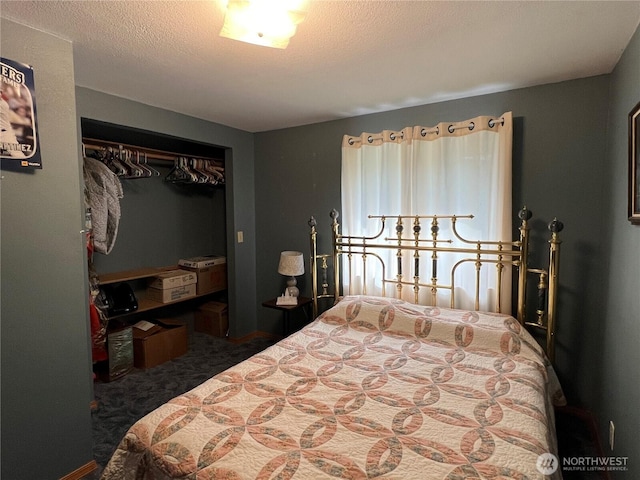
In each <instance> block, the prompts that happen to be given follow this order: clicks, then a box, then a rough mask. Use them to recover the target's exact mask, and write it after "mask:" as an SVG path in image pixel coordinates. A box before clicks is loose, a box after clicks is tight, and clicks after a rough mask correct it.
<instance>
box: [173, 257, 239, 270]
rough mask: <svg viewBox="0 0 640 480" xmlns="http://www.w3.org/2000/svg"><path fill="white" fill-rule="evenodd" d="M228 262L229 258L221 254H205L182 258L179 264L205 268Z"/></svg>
mask: <svg viewBox="0 0 640 480" xmlns="http://www.w3.org/2000/svg"><path fill="white" fill-rule="evenodd" d="M223 263H227V258H226V257H223V256H221V255H205V256H203V257H192V258H181V259H180V260H178V265H180V266H181V267H189V268H205V267H213V266H214V265H222V264H223Z"/></svg>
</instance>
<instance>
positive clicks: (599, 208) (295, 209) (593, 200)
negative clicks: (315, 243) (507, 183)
mask: <svg viewBox="0 0 640 480" xmlns="http://www.w3.org/2000/svg"><path fill="white" fill-rule="evenodd" d="M608 101H609V77H608V76H599V77H593V78H588V79H582V80H575V81H571V82H563V83H557V84H551V85H545V86H540V87H534V88H527V89H520V90H514V91H510V92H505V93H499V94H492V95H485V96H478V97H473V98H466V99H462V100H456V101H450V102H443V103H439V104H434V105H424V106H420V107H413V108H407V109H402V110H396V111H393V112H387V113H380V114H374V115H366V116H361V117H355V118H349V119H344V120H338V121H333V122H327V123H322V124H315V125H308V126H304V127H299V128H292V129H285V130H279V131H272V132H265V133H259V134H256V178H259V179H261V181H260V182H257V183H256V232H257V235H258V239H265V240H264V242H260V243H261V244H262V245H264V248H262V250H261V251H262V253H263V254H262V255H261V256H259V258H258V282H257V289H258V292H257V293H258V298H259V299H267V298H270V297H273V296H275V295H277V294H278V292H279V291H280V290H281V288H282V279H280V278H278V277H279V276H278V274H277V272H276V268H277V259H278V253H279V251H280V250H284V249H300V250H302V251H303V252H308V251H309V246H308V235H307V232H308V228H307V225H306V222H307V219H308V218H309V216H310V215H315V216H316V218H317V219H318V222H319V225H320V226H321V227H325V228H324V229H321V230H320V234H323V233H324V234H325V236H326V235H328V234H329V231H328V228H327V227H328V224H329V221H330V220H329V217H328V212H329V211H330V210H331V209H332V208H337V209H338V210H339V209H340V202H341V199H340V155H341V154H340V145H341V139H342V135H343V134H351V135H357V134H359V133H360V132H362V131H366V132H378V131H380V130H383V129H400V128H403V127H405V126H409V125H424V126H431V125H435V124H436V123H438V122H440V121H457V120H464V119H467V118H471V117H475V116H478V115H499V114H501V113H503V112H505V111H509V110H510V111H512V112H513V115H514V123H515V125H514V157H513V163H514V167H513V172H514V173H513V175H514V177H513V184H514V192H513V196H514V200H513V206H514V210H516V209H518V208H519V207H520V206H522V205H525V204H526V206H527V207H528V208H530V209H531V210H532V211H533V213H534V218H535V220H534V221H533V222H532V235H533V238H534V241H538V246H537V247H535V248H532V252H531V254H532V259H533V260H534V261H536V260H537V261H542V260H543V259H544V258H545V254H546V248H547V247H546V240H547V238H548V234H547V231H546V225H547V224H548V222H550V221H551V220H553V218H554V217H558V219H560V220H561V221H563V222H564V223H565V225H566V229H565V231H564V232H563V234H562V239H563V245H562V249H563V250H562V254H561V255H562V267H561V269H562V271H561V283H562V286H561V291H560V299H559V313H560V321H559V322H560V324H559V326H558V332H557V363H558V371H559V374H560V376H561V378H562V380H563V381H564V386H565V389H566V393H567V395H568V396H569V398H570V399H571V400H572V401H573V402H574V403H581V402H584V401H586V400H587V399H589V396H590V394H589V392H590V391H591V390H592V389H593V388H597V387H595V386H594V384H593V383H592V381H591V376H592V372H593V366H592V365H590V364H589V363H588V362H587V360H588V358H589V357H588V355H589V353H588V352H589V351H591V350H593V349H595V348H596V347H597V345H598V342H599V338H600V337H599V335H600V332H601V325H602V321H601V314H602V307H603V302H602V284H601V282H600V279H602V278H603V277H604V276H605V271H604V263H603V262H602V261H601V258H602V256H603V254H604V249H603V246H602V244H603V235H602V226H603V222H604V217H605V212H606V210H605V202H604V200H605V197H604V192H605V188H604V185H603V179H605V178H607V176H608V161H607V158H606V155H605V153H606V118H607V114H608ZM273 185H281V186H282V187H281V188H273ZM514 218H515V211H514ZM266 239H270V241H269V242H267V241H266ZM307 258H308V253H307ZM302 280H303V281H301V282H300V283H301V284H302V283H304V287H305V288H306V289H305V290H303V292H306V293H307V294H309V293H310V288H309V286H308V285H309V283H310V280H309V276H308V275H307V276H306V278H305V279H302ZM305 280H306V282H305ZM260 319H261V320H260V321H261V323H262V324H265V325H269V326H271V327H272V328H274V329H276V328H277V325H278V323H279V322H280V321H281V320H280V317H279V316H278V315H277V312H276V313H275V314H274V313H272V312H269V311H262V312H261V314H260ZM275 331H277V330H275Z"/></svg>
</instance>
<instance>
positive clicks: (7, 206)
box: [0, 19, 93, 480]
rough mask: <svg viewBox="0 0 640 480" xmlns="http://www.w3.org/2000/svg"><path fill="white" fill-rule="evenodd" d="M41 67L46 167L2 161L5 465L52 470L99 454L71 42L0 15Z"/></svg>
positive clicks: (10, 37)
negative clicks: (10, 166) (11, 167)
mask: <svg viewBox="0 0 640 480" xmlns="http://www.w3.org/2000/svg"><path fill="white" fill-rule="evenodd" d="M1 29H2V32H1V37H0V44H1V45H2V51H1V52H0V53H1V55H2V56H3V57H6V58H9V59H12V60H16V61H19V62H23V63H28V64H30V65H32V66H33V68H34V72H35V85H36V96H37V98H36V102H37V105H36V106H37V113H38V118H37V120H38V127H39V131H38V133H39V134H40V147H41V152H42V163H43V169H42V170H37V171H31V172H14V171H8V170H2V190H1V193H0V195H1V198H2V207H1V208H2V211H1V213H2V254H1V259H2V286H1V293H2V307H1V314H2V339H1V342H2V343H1V345H2V350H1V351H2V354H1V360H0V361H1V364H2V400H1V402H2V417H1V418H2V420H1V422H2V467H1V476H2V478H3V479H6V480H14V479H16V480H18V479H50V478H51V479H53V478H60V477H61V476H63V475H65V474H67V473H69V472H71V471H73V470H75V469H77V468H79V467H81V466H82V465H85V464H87V463H88V462H90V461H91V460H92V458H93V453H92V448H91V445H92V440H91V414H90V409H89V401H90V395H91V364H90V351H89V333H88V326H89V321H88V309H87V298H88V290H87V287H86V278H87V257H86V248H85V239H84V234H83V233H81V230H82V229H83V228H84V214H83V212H84V207H83V205H82V203H81V200H82V196H81V190H80V163H79V148H78V142H77V125H76V108H75V92H74V77H73V51H72V45H71V43H69V42H67V41H65V40H61V39H59V38H56V37H53V36H51V35H48V34H45V33H42V32H39V31H36V30H32V29H29V28H26V27H23V26H21V25H18V24H15V23H13V22H10V21H7V20H5V19H2V20H1Z"/></svg>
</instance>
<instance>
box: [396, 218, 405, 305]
mask: <svg viewBox="0 0 640 480" xmlns="http://www.w3.org/2000/svg"><path fill="white" fill-rule="evenodd" d="M403 231H404V225H403V224H402V216H400V215H398V221H397V222H396V235H397V236H398V251H397V252H396V259H397V262H398V268H397V274H396V290H397V291H398V297H397V298H402V232H403Z"/></svg>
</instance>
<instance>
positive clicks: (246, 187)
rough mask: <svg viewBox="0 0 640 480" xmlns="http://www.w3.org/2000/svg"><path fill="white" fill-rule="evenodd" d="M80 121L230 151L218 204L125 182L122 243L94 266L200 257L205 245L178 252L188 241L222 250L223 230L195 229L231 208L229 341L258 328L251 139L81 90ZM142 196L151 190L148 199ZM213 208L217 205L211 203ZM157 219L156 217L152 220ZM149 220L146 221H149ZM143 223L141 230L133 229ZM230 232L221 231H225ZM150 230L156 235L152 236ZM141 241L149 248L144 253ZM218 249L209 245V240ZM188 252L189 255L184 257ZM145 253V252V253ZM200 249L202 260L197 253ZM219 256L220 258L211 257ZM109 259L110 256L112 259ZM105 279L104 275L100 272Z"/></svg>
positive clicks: (120, 266)
mask: <svg viewBox="0 0 640 480" xmlns="http://www.w3.org/2000/svg"><path fill="white" fill-rule="evenodd" d="M76 102H77V105H78V116H79V117H82V118H89V119H92V120H98V121H102V122H108V123H113V124H116V125H121V126H125V127H131V128H138V129H142V130H148V131H151V132H156V133H159V134H164V135H171V136H174V137H179V138H184V139H188V140H193V141H196V142H202V143H206V144H209V145H215V146H219V147H224V148H226V149H227V150H226V152H227V155H226V159H225V175H226V182H227V184H226V187H225V189H224V190H220V191H216V192H215V193H214V194H213V196H214V198H212V199H209V198H208V197H206V196H202V195H199V196H198V195H196V194H193V195H191V196H190V194H189V193H186V192H184V191H182V192H180V191H178V190H177V189H175V188H171V187H169V186H167V185H161V184H159V185H150V184H147V186H144V185H142V186H141V185H139V184H138V183H133V182H145V181H148V180H134V181H133V182H131V181H130V182H127V185H126V189H125V198H124V199H123V203H122V205H123V218H122V227H123V231H122V234H123V235H122V237H120V235H119V236H118V239H117V241H116V246H115V247H114V250H113V252H112V253H113V256H114V257H113V259H111V258H109V256H107V257H97V260H96V266H97V268H98V269H100V268H101V267H102V268H103V271H104V272H106V271H117V270H121V269H130V268H136V267H140V266H162V265H170V264H171V263H172V262H175V261H176V256H178V257H180V256H182V255H188V254H190V252H194V255H201V254H203V253H205V252H202V251H201V250H200V249H201V248H202V247H203V243H197V242H196V241H195V239H194V242H183V243H181V244H180V247H176V245H178V243H177V239H178V238H179V237H180V236H181V235H183V234H185V233H186V234H187V235H191V236H196V235H197V236H199V237H200V239H202V241H203V242H204V245H205V246H206V244H208V245H212V244H218V242H219V239H218V240H216V239H215V238H214V237H215V236H216V235H219V231H220V229H219V228H213V229H212V228H211V225H208V226H205V227H203V228H202V229H200V228H198V227H197V223H195V222H194V220H195V218H194V217H195V216H196V215H200V213H202V214H204V216H203V217H202V221H203V222H207V221H214V222H217V220H216V218H219V217H220V214H221V212H217V213H216V212H215V211H213V210H211V211H209V212H208V216H207V212H206V210H207V208H208V205H209V206H211V208H212V209H215V208H219V206H220V204H221V203H223V204H225V205H226V254H227V269H228V276H229V288H228V295H229V316H230V325H229V327H230V335H231V336H232V337H242V336H243V335H246V334H249V333H251V332H254V331H255V330H257V329H258V326H257V324H256V293H255V288H256V285H255V255H256V254H255V251H256V244H255V242H256V236H255V232H254V224H255V218H254V158H253V150H254V145H253V135H252V134H250V133H248V132H244V131H242V130H237V129H234V128H231V127H226V126H224V125H219V124H215V123H211V122H206V121H204V120H200V119H197V118H193V117H188V116H185V115H181V114H179V113H175V112H170V111H167V110H162V109H159V108H155V107H150V106H148V105H143V104H141V103H138V102H133V101H131V100H126V99H123V98H118V97H114V96H112V95H107V94H104V93H101V92H96V91H94V90H89V89H87V88H82V87H78V88H76ZM141 189H145V190H148V191H146V192H142V191H141ZM220 195H225V199H224V202H218V201H217V200H220V199H219V198H216V197H219V196H220ZM145 198H146V200H144V205H141V206H142V207H143V208H145V209H148V208H150V207H151V208H150V209H149V210H147V211H146V213H145V212H144V211H142V212H141V211H139V210H136V207H137V201H138V200H140V202H142V201H143V199H145ZM149 198H150V199H151V202H152V203H155V204H156V207H157V208H156V210H155V213H154V212H153V210H154V209H153V208H152V206H151V205H149V204H148V200H149ZM212 200H213V203H215V206H213V205H212V204H211V201H212ZM150 215H153V218H149V216H150ZM145 217H146V220H145ZM141 222H145V224H146V225H147V227H148V229H147V231H146V232H145V234H146V235H149V234H150V235H151V236H157V240H155V241H153V240H151V241H149V239H148V238H147V239H145V238H143V237H142V236H138V234H139V233H140V232H139V231H138V229H139V223H141ZM136 223H138V225H137V226H136V225H135V224H136ZM224 227H225V226H223V228H224ZM149 229H150V230H151V231H149ZM238 230H242V231H243V232H244V242H243V243H240V244H239V243H237V242H236V231H238ZM136 239H138V240H141V241H142V242H143V244H144V248H143V249H142V250H138V249H137V247H136V245H139V244H136ZM210 240H211V242H213V243H209V241H210ZM182 248H184V251H178V250H180V249H182ZM143 250H145V251H143ZM199 250H200V253H198V251H199ZM210 253H217V252H210ZM110 255H111V254H110ZM99 271H100V272H102V270H99Z"/></svg>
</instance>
